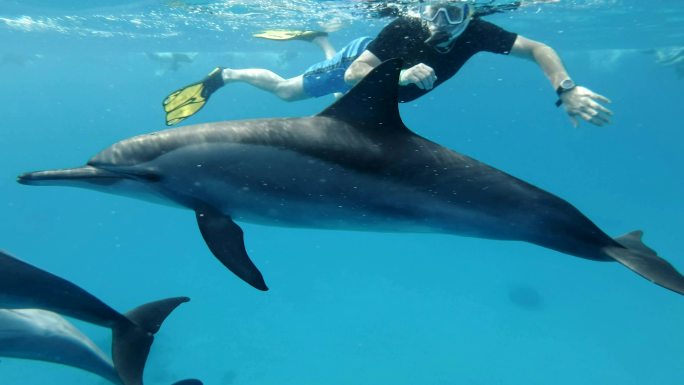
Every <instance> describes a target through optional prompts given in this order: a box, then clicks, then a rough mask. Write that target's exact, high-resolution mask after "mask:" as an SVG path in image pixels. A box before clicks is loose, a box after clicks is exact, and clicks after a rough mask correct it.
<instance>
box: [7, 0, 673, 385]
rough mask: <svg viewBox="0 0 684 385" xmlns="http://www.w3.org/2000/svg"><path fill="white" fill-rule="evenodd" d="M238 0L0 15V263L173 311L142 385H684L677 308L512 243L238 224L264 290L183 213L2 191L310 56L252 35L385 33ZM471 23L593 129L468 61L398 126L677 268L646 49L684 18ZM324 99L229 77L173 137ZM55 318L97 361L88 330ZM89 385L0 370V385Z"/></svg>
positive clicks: (20, 367)
mask: <svg viewBox="0 0 684 385" xmlns="http://www.w3.org/2000/svg"><path fill="white" fill-rule="evenodd" d="M246 4H249V5H246ZM246 4H241V3H240V2H236V1H222V2H198V1H192V2H181V1H169V2H157V1H154V2H152V1H130V2H115V1H94V2H93V1H91V2H85V1H75V2H69V3H68V4H63V2H57V1H48V0H32V1H7V0H3V1H0V55H2V56H1V58H0V116H2V118H3V119H2V123H0V125H1V127H2V128H1V129H0V148H2V151H1V152H0V209H1V210H2V212H1V214H0V215H1V217H2V220H1V221H0V241H1V242H0V248H2V249H5V250H7V251H10V252H11V253H13V254H15V255H17V256H18V257H20V258H22V259H24V260H26V261H29V262H31V263H33V264H35V265H37V266H40V267H42V268H44V269H46V270H48V271H51V272H53V273H55V274H58V275H60V276H63V277H66V278H68V279H70V280H71V281H73V282H75V283H78V284H79V285H81V286H82V287H84V288H86V289H88V290H89V291H91V292H92V293H93V294H95V295H97V296H98V297H100V298H102V299H103V300H105V301H106V302H107V303H109V304H111V305H112V306H113V307H115V308H116V309H119V310H122V311H123V310H126V309H130V308H133V307H135V306H137V305H139V304H141V303H144V302H148V301H151V300H155V299H159V298H164V297H169V296H176V295H187V296H189V297H191V298H192V301H191V302H190V303H188V304H184V305H182V306H181V307H180V308H179V309H178V310H177V311H176V312H174V313H173V314H172V315H171V316H170V317H169V319H168V320H167V321H166V323H165V324H164V325H163V327H162V329H161V331H160V332H159V333H158V335H157V339H156V341H155V344H154V345H153V348H152V352H151V356H150V360H149V363H148V366H147V369H146V372H145V380H146V383H147V384H169V383H171V382H172V381H174V380H177V379H180V378H185V377H197V378H200V379H202V380H203V381H204V382H205V384H209V385H232V384H235V385H242V384H250V385H267V384H279V385H286V384H328V385H336V384H356V385H375V384H392V385H404V384H405V385H409V384H410V385H415V384H421V385H433V384H434V385H442V384H476V385H477V384H483V385H484V384H487V385H490V384H501V385H522V384H525V385H531V384H540V385H541V384H555V385H570V384H572V385H574V384H578V383H586V384H604V385H613V384H615V385H618V384H619V385H632V384H633V385H646V384H659V385H670V384H671V385H678V384H681V383H682V373H684V351H683V350H682V349H681V347H682V345H683V343H684V330H683V329H682V325H684V307H683V306H682V300H681V298H680V296H679V295H677V294H675V293H672V292H670V291H667V290H665V289H663V288H661V287H658V286H656V285H653V284H651V283H649V282H648V281H646V280H644V279H642V278H640V277H638V276H637V275H635V274H634V273H632V272H630V271H628V270H627V269H625V268H624V267H622V266H620V265H618V264H605V263H597V262H592V261H587V260H581V259H578V258H574V257H570V256H567V255H563V254H560V253H557V252H554V251H551V250H547V249H542V248H539V247H537V246H532V245H529V244H522V243H516V242H498V241H491V240H482V239H472V238H462V237H454V236H447V235H425V234H419V235H414V234H384V233H364V232H344V231H322V230H314V229H311V230H305V229H288V228H277V227H268V226H258V225H253V224H249V223H244V224H241V226H242V227H243V229H244V232H245V239H246V242H247V248H248V252H249V253H250V255H251V256H252V258H253V260H254V261H255V263H256V264H257V265H258V266H259V267H260V269H261V271H262V272H263V273H264V275H265V277H266V279H267V282H268V284H269V287H270V288H271V290H270V291H269V292H267V293H262V292H258V291H256V290H254V289H253V288H251V287H249V286H248V285H246V284H244V283H243V282H242V281H240V280H239V279H237V278H236V277H234V276H233V275H232V274H231V273H230V272H228V271H227V270H225V269H224V268H223V267H222V266H221V265H220V264H219V263H218V262H217V261H216V260H215V259H214V258H213V257H212V256H211V254H210V252H209V251H208V249H207V248H206V246H205V244H204V242H203V241H202V239H201V236H200V234H199V231H198V230H197V227H196V223H195V218H194V214H193V213H192V212H190V211H187V210H179V209H173V208H169V207H165V206H156V205H152V204H149V203H147V202H142V201H136V200H131V199H128V198H124V197H119V196H114V195H105V194H101V193H97V192H93V191H86V190H79V189H69V188H58V187H40V188H36V187H27V186H22V185H19V184H17V183H16V182H15V178H16V176H17V175H19V174H21V173H22V172H25V171H31V170H40V169H50V168H60V167H71V166H78V165H81V164H83V163H84V162H85V161H86V160H87V159H88V158H90V156H92V155H93V154H95V153H97V152H98V151H100V150H101V149H103V148H105V147H107V146H108V145H110V144H111V143H113V142H115V141H118V140H121V139H124V138H127V137H130V136H133V135H137V134H141V133H146V132H150V131H156V130H160V129H163V128H164V122H163V117H164V116H163V111H162V109H161V105H160V104H161V100H162V99H163V98H164V97H165V96H166V94H168V93H169V92H171V91H173V90H175V89H177V88H178V87H180V86H182V85H184V84H187V83H188V82H191V81H194V80H197V79H200V78H201V77H202V76H204V75H205V74H206V73H208V72H209V71H210V70H211V69H212V68H213V67H214V66H216V65H223V66H234V67H266V68H270V69H273V70H275V71H277V72H279V73H281V74H282V75H283V76H286V77H288V76H295V75H297V74H298V73H300V72H301V71H302V70H303V69H305V68H306V67H308V65H310V64H311V63H313V62H315V61H317V60H319V59H320V58H321V54H320V52H318V51H317V50H316V49H315V48H313V47H312V46H310V45H308V44H307V43H304V42H287V43H283V42H268V41H257V40H256V39H253V38H251V37H250V36H251V34H252V33H253V32H255V31H258V30H260V29H263V28H272V27H277V26H280V27H288V28H316V27H318V25H319V23H321V22H325V23H327V25H328V27H329V28H334V29H339V30H338V31H336V32H334V33H331V40H332V41H333V43H334V44H335V45H336V46H338V47H340V46H342V45H343V44H345V43H346V42H347V41H349V40H351V39H352V38H355V37H358V36H360V35H373V34H375V33H377V32H378V31H379V30H380V29H381V28H382V26H384V25H385V24H386V23H388V22H389V21H390V20H391V19H386V18H374V17H368V16H367V15H365V14H364V12H363V10H359V4H360V2H339V1H338V2H332V1H328V2H314V1H303V0H301V1H258V2H253V3H252V2H249V3H246ZM487 19H488V20H490V21H492V22H495V23H497V24H499V25H501V26H502V27H504V28H507V29H509V30H512V31H515V32H518V33H520V34H522V35H524V36H526V37H529V38H532V39H535V40H540V41H543V42H546V43H548V44H549V45H551V46H552V47H554V48H556V50H557V51H558V52H559V54H560V55H561V57H562V58H563V60H564V63H565V65H566V67H567V68H568V70H569V72H570V74H571V75H572V76H573V78H574V79H575V80H576V81H577V82H578V83H579V84H582V85H585V86H586V87H589V88H590V89H592V90H594V91H596V92H599V93H601V94H603V95H606V96H607V97H609V98H610V99H611V100H612V104H611V106H610V108H611V109H612V110H613V111H614V112H615V116H614V119H613V123H612V124H611V125H609V126H607V127H603V128H600V127H594V126H590V125H588V124H586V123H584V124H582V125H581V126H580V128H577V129H575V128H573V127H572V126H571V125H570V123H569V120H568V118H567V116H566V115H565V114H564V113H563V112H562V111H561V110H559V109H557V108H556V107H555V106H554V105H553V103H554V101H555V94H554V93H553V90H552V89H551V87H550V86H549V84H548V83H547V81H546V79H545V78H544V76H543V75H542V74H541V72H540V71H539V70H538V69H537V68H536V66H535V65H534V64H533V63H529V62H525V61H523V60H520V59H516V58H507V57H503V56H497V55H488V54H480V55H478V56H477V57H475V58H474V59H473V60H471V61H470V62H469V63H468V64H467V65H466V66H465V67H464V69H463V70H462V71H461V72H460V73H459V74H458V75H457V76H456V77H454V78H453V79H452V80H450V81H449V82H448V83H446V84H444V85H443V86H441V87H440V88H438V89H437V90H435V91H434V92H432V93H430V94H429V95H427V96H425V97H423V98H421V99H419V100H417V101H416V102H412V103H407V104H404V105H402V106H401V113H402V117H403V119H404V120H405V122H406V125H407V126H408V127H410V128H412V129H413V130H414V131H415V132H417V133H419V134H421V135H423V136H425V137H427V138H429V139H431V140H434V141H436V142H438V143H440V144H443V145H445V146H447V147H449V148H452V149H454V150H456V151H459V152H462V153H464V154H467V155H470V156H472V157H474V158H477V159H480V160H482V161H484V162H486V163H488V164H490V165H493V166H495V167H497V168H500V169H502V170H504V171H506V172H508V173H510V174H512V175H515V176H517V177H520V178H522V179H524V180H527V181H529V182H531V183H533V184H536V185H537V186H539V187H541V188H543V189H545V190H548V191H550V192H553V193H555V194H557V195H559V196H561V197H563V198H564V199H567V200H568V201H569V202H571V203H573V204H574V205H575V206H577V207H578V208H579V209H580V210H581V211H583V212H584V213H585V214H587V215H588V216H589V217H590V218H591V219H592V220H593V221H594V222H596V223H597V224H598V225H599V226H600V227H601V228H602V229H604V230H605V231H606V232H607V233H608V234H611V235H614V236H617V235H621V234H623V233H626V232H628V231H631V230H635V229H643V230H644V231H645V236H644V240H645V242H646V243H647V244H648V245H649V246H651V247H653V248H654V249H656V250H657V251H658V253H659V254H660V255H661V256H663V257H665V258H667V259H668V260H669V261H670V262H672V263H673V264H674V265H675V266H678V267H679V268H680V269H684V247H683V246H682V245H681V243H680V242H681V234H680V233H681V229H682V227H683V226H682V225H683V224H684V219H683V218H684V200H683V199H682V197H683V196H684V173H683V172H682V170H681V166H682V164H684V153H683V152H682V151H681V146H682V142H683V141H684V134H683V133H682V123H681V108H682V102H681V100H682V97H681V94H682V91H681V90H682V86H683V85H684V79H682V65H684V64H683V63H682V60H681V57H680V58H679V62H677V59H676V57H673V56H670V57H668V56H667V55H672V54H673V53H676V52H677V49H678V48H681V46H682V45H684V29H683V28H682V25H684V24H682V21H683V20H684V5H682V4H681V2H680V1H679V0H667V1H666V0H662V1H653V2H648V3H646V2H638V1H634V0H605V1H600V0H596V1H579V0H578V1H560V2H559V3H549V4H541V3H540V4H528V5H527V6H525V7H522V8H521V9H520V10H518V11H514V12H508V13H504V14H499V15H493V16H490V17H488V18H487ZM170 51H174V52H185V53H187V54H188V55H189V56H191V57H192V58H193V61H192V62H191V63H181V64H180V66H179V68H177V69H175V68H172V67H171V66H170V65H169V64H168V63H164V62H161V61H158V60H152V59H151V58H150V56H149V55H148V53H150V52H170ZM668 58H670V59H671V60H668ZM678 66H679V67H678ZM331 102H332V99H331V98H320V99H315V100H308V101H302V102H296V103H286V102H282V101H280V100H278V99H277V98H275V97H273V96H271V95H268V94H265V93H264V92H261V91H258V90H255V89H253V88H250V87H247V86H244V85H230V86H229V87H226V88H225V89H222V90H221V91H219V92H218V93H217V94H216V95H214V96H213V97H212V99H211V101H210V102H209V103H208V105H207V106H206V107H205V108H204V109H203V110H202V111H201V112H200V113H199V114H198V115H197V116H195V117H193V118H191V119H189V120H188V121H187V123H188V124H194V123H200V122H209V121H218V120H232V119H244V118H260V117H276V116H303V115H312V114H315V113H317V112H318V111H320V110H321V109H323V108H324V107H325V106H327V105H328V104H329V103H331ZM75 324H76V325H78V326H79V328H81V329H82V330H83V331H84V332H86V333H87V334H88V335H89V336H91V337H92V338H93V340H94V341H95V342H96V343H97V344H98V345H100V346H101V347H102V348H103V349H105V350H108V349H109V346H108V344H109V340H110V337H109V335H108V333H107V331H106V330H103V329H100V328H96V327H92V326H89V325H86V324H82V323H79V322H77V321H75ZM103 383H105V381H104V380H101V379H100V378H98V377H96V376H94V375H92V374H89V373H86V372H82V371H79V370H76V369H73V368H68V367H63V366H58V365H54V364H47V363H42V362H37V361H22V360H16V359H8V358H2V357H0V384H2V385H14V384H21V385H33V384H36V385H37V384H40V385H45V384H74V385H76V384H103Z"/></svg>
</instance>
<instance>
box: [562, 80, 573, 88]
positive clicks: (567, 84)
mask: <svg viewBox="0 0 684 385" xmlns="http://www.w3.org/2000/svg"><path fill="white" fill-rule="evenodd" d="M560 88H561V89H563V90H570V89H573V88H575V82H573V81H572V79H565V80H563V81H562V82H561V83H560Z"/></svg>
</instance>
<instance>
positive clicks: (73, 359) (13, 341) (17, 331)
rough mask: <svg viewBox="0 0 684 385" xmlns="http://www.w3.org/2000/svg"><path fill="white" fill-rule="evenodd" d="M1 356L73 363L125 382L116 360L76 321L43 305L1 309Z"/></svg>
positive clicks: (115, 382)
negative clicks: (43, 308) (41, 306)
mask: <svg viewBox="0 0 684 385" xmlns="http://www.w3.org/2000/svg"><path fill="white" fill-rule="evenodd" d="M0 356H3V357H12V358H23V359H28V360H39V361H48V362H54V363H57V364H62V365H67V366H73V367H75V368H79V369H83V370H86V371H89V372H91V373H94V374H97V375H98V376H100V377H103V378H105V379H106V380H108V381H109V382H111V383H114V384H117V385H122V382H121V379H120V378H119V375H118V374H117V373H116V369H114V365H113V364H112V361H111V360H110V359H109V357H107V355H106V354H105V353H104V352H102V350H100V348H98V347H97V345H95V344H94V343H93V341H91V340H90V338H88V337H86V336H85V335H84V334H83V333H81V332H80V331H79V330H78V329H76V327H75V326H74V325H72V324H71V323H70V322H69V321H67V320H66V319H64V318H63V317H62V316H60V315H59V314H57V313H53V312H51V311H47V310H40V309H0Z"/></svg>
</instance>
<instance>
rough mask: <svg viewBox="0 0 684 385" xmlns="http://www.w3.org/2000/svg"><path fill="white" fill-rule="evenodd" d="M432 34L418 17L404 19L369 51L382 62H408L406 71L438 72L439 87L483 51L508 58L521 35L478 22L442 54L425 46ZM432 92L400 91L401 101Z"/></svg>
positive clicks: (388, 28) (406, 88) (412, 87)
mask: <svg viewBox="0 0 684 385" xmlns="http://www.w3.org/2000/svg"><path fill="white" fill-rule="evenodd" d="M429 36H430V32H429V30H428V29H427V28H426V27H425V26H424V25H423V23H422V21H421V20H420V19H419V18H416V17H401V18H398V19H396V20H394V21H393V22H392V23H390V24H389V25H387V26H386V27H385V28H383V29H382V31H380V33H379V34H378V37H377V38H375V40H373V41H372V42H371V43H370V44H369V45H368V48H366V49H367V50H368V51H370V52H371V53H373V55H375V56H376V57H377V58H378V59H380V60H381V61H385V60H389V59H392V58H401V59H403V60H404V67H403V68H404V69H406V68H411V67H413V66H414V65H416V64H419V63H424V64H426V65H428V66H430V67H432V68H433V69H434V70H435V75H437V81H435V85H434V86H435V87H437V86H439V85H440V84H442V83H444V82H445V81H447V80H449V79H450V78H451V77H452V76H454V75H455V74H456V72H458V70H460V69H461V67H463V64H465V62H466V61H468V59H470V58H471V57H472V56H473V55H475V54H476V53H478V52H481V51H487V52H493V53H498V54H508V53H510V51H511V48H512V47H513V43H514V42H515V39H516V38H517V36H518V35H517V34H515V33H512V32H508V31H506V30H504V29H503V28H501V27H499V26H497V25H494V24H492V23H490V22H487V21H484V20H482V19H479V18H475V19H473V20H471V21H470V24H468V27H467V28H466V30H465V31H463V33H462V34H461V35H460V36H459V37H457V38H456V40H455V41H454V42H453V46H452V48H451V50H449V52H446V53H440V52H438V51H437V50H435V49H434V48H432V47H431V46H429V45H427V44H425V40H426V39H427V38H428V37H429ZM428 92H430V90H421V89H420V88H418V86H416V85H415V84H409V85H407V86H403V87H400V88H399V101H400V102H409V101H412V100H415V99H417V98H419V97H421V96H423V95H425V94H426V93H428Z"/></svg>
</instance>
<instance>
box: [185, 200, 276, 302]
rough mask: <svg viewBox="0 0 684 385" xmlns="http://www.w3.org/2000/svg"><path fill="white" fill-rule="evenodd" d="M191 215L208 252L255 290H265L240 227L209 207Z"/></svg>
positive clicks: (265, 287)
mask: <svg viewBox="0 0 684 385" xmlns="http://www.w3.org/2000/svg"><path fill="white" fill-rule="evenodd" d="M195 216H196V217H197V224H198V225H199V229H200V232H201V233H202V237H203V238H204V241H205V242H206V243H207V246H209V250H211V252H212V254H214V256H215V257H216V258H217V259H218V260H219V261H221V263H222V264H223V265H224V266H225V267H227V268H228V269H229V270H230V271H232V272H233V274H235V275H237V276H238V277H240V278H241V279H242V280H243V281H245V282H247V283H248V284H250V285H252V286H253V287H255V288H257V289H259V290H262V291H266V290H268V286H266V282H265V281H264V277H263V276H262V275H261V272H260V271H259V269H257V267H256V266H255V265H254V263H253V262H252V260H251V259H249V255H247V250H246V249H245V241H244V237H243V232H242V229H241V228H240V226H238V225H237V224H236V223H235V222H233V219H232V218H231V217H229V216H227V215H224V214H223V213H221V212H219V211H218V210H216V209H214V208H211V207H204V208H201V209H198V210H196V211H195Z"/></svg>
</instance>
